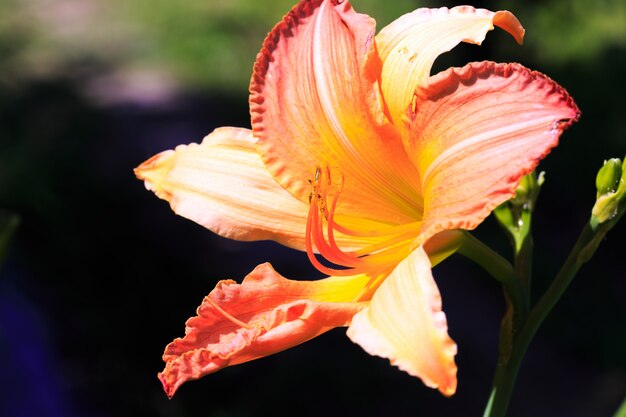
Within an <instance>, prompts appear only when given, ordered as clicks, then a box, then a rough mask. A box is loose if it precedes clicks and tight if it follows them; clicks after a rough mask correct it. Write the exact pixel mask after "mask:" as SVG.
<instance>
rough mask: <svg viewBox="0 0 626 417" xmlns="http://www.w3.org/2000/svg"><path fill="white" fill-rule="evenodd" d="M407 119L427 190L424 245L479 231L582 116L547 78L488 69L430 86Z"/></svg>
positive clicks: (408, 141) (410, 145)
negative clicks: (443, 234) (440, 235)
mask: <svg viewBox="0 0 626 417" xmlns="http://www.w3.org/2000/svg"><path fill="white" fill-rule="evenodd" d="M407 114H408V116H409V117H408V118H409V131H410V134H409V135H408V136H407V137H406V138H405V145H406V148H407V152H408V153H409V154H410V155H412V157H413V160H414V163H415V164H416V165H417V166H418V170H419V172H420V177H421V180H422V189H423V190H424V206H425V207H424V219H423V224H422V233H421V235H420V238H421V239H422V241H423V240H426V239H428V238H429V237H430V236H432V235H433V234H435V233H437V232H439V231H441V230H446V229H472V228H474V227H476V226H477V225H478V224H479V223H480V222H481V221H482V220H483V219H484V218H485V217H487V216H488V215H489V213H490V212H491V210H493V209H494V208H495V207H496V206H497V205H499V204H501V203H503V202H504V201H506V200H508V199H509V198H511V197H512V196H513V194H514V193H515V189H516V188H517V185H518V184H519V182H520V181H521V179H522V177H523V176H524V175H526V174H528V173H529V172H531V171H532V170H533V169H535V167H536V166H537V164H538V163H539V161H540V160H541V159H542V158H543V157H544V156H546V155H547V154H548V153H549V152H550V150H551V149H552V148H553V147H554V146H556V145H557V143H558V139H559V136H560V134H561V133H562V131H563V130H564V129H565V128H567V127H568V126H569V125H570V124H571V123H573V122H574V121H575V120H576V119H577V118H578V116H579V111H578V108H577V107H576V104H575V103H574V101H573V100H572V98H571V97H570V96H569V95H568V94H567V92H566V91H565V90H564V89H563V88H562V87H560V86H559V85H558V84H556V83H555V82H554V81H552V80H551V79H549V78H548V77H546V76H545V75H543V74H540V73H538V72H532V71H530V70H528V69H527V68H525V67H523V66H521V65H519V64H495V63H493V62H480V63H472V64H468V65H466V66H465V67H463V68H451V69H449V70H447V71H445V72H443V73H440V74H438V75H436V76H434V77H432V78H431V79H429V81H428V83H427V84H426V85H424V86H422V87H421V88H419V89H417V90H416V93H415V97H414V102H413V104H412V106H411V107H410V108H409V109H408V112H407ZM418 243H419V242H418Z"/></svg>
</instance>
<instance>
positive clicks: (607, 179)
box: [596, 158, 626, 197]
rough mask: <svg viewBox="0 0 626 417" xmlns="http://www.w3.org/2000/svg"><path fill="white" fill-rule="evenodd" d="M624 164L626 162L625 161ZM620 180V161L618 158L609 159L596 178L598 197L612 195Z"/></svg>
mask: <svg viewBox="0 0 626 417" xmlns="http://www.w3.org/2000/svg"><path fill="white" fill-rule="evenodd" d="M625 162H626V161H625ZM621 178H622V161H620V160H619V158H611V159H609V160H608V161H604V165H603V166H602V168H600V170H599V171H598V175H597V176H596V189H597V190H598V197H599V196H601V195H603V194H608V193H614V192H615V191H616V190H617V187H618V186H619V183H620V179H621Z"/></svg>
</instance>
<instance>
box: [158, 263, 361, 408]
mask: <svg viewBox="0 0 626 417" xmlns="http://www.w3.org/2000/svg"><path fill="white" fill-rule="evenodd" d="M366 282H367V279H366V277H342V278H334V277H333V278H327V279H323V280H319V281H292V280H288V279H286V278H284V277H282V276H281V275H279V274H278V273H277V272H276V271H274V269H273V268H272V267H271V265H269V264H262V265H259V266H258V267H256V268H255V269H254V271H252V272H251V273H250V274H248V276H246V278H245V279H244V280H243V282H242V283H241V284H237V283H235V282H234V281H232V280H225V281H220V282H219V283H218V284H217V286H216V287H215V289H214V290H213V291H211V293H210V294H209V295H208V296H207V297H205V298H204V300H203V302H202V304H201V305H200V307H199V308H198V310H197V314H198V315H197V316H196V317H192V318H191V319H189V320H188V321H187V323H186V328H185V337H184V338H182V339H181V338H179V339H176V340H174V341H173V342H172V343H170V344H169V345H168V346H167V347H166V348H165V353H164V354H163V360H164V361H165V363H166V365H165V369H164V370H163V372H161V373H160V374H159V379H160V380H161V382H162V383H163V388H164V390H165V392H166V393H167V395H168V396H169V397H170V398H171V397H172V396H173V395H174V393H175V392H176V390H177V389H178V387H180V385H182V384H183V383H184V382H186V381H189V380H193V379H198V378H200V377H202V376H204V375H207V374H210V373H213V372H216V371H218V370H220V369H222V368H224V367H226V366H230V365H236V364H240V363H243V362H247V361H251V360H253V359H257V358H260V357H263V356H267V355H271V354H273V353H276V352H280V351H282V350H284V349H287V348H290V347H293V346H296V345H298V344H300V343H303V342H306V341H307V340H309V339H312V338H314V337H315V336H318V335H320V334H322V333H324V332H326V331H328V330H330V329H332V328H334V327H338V326H347V325H349V324H350V321H351V319H352V316H354V314H356V313H357V312H358V311H360V310H361V309H362V308H363V307H364V306H365V304H363V303H355V302H351V300H352V299H354V298H355V296H356V295H357V294H358V293H359V292H360V291H361V289H362V287H363V286H364V285H365V283H366Z"/></svg>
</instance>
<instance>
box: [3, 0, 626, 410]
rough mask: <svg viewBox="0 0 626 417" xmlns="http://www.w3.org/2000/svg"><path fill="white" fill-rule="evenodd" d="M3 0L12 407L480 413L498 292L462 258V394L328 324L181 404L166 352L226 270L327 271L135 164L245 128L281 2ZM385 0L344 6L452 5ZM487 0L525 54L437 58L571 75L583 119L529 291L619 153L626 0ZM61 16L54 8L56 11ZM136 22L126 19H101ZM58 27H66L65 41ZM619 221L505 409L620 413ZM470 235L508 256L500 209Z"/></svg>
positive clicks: (507, 50) (447, 268) (451, 268)
mask: <svg viewBox="0 0 626 417" xmlns="http://www.w3.org/2000/svg"><path fill="white" fill-rule="evenodd" d="M5 1H6V3H0V12H2V15H3V16H5V17H6V16H9V18H8V19H6V18H3V23H2V24H0V61H1V62H0V209H2V211H0V226H2V225H4V224H6V221H7V219H8V218H10V217H11V216H13V215H18V216H19V218H20V224H19V227H18V228H17V229H16V232H15V234H14V235H13V239H12V240H11V242H10V246H9V250H8V254H7V259H6V261H5V263H4V265H2V269H0V415H1V416H5V415H6V416H11V417H14V416H15V417H18V416H68V417H78V416H81V417H82V416H88V417H92V416H94V417H100V416H103V417H104V416H107V417H109V416H115V417H117V416H144V415H145V416H168V417H170V416H216V417H217V416H253V415H270V416H281V415H302V416H317V415H334V414H339V413H342V414H347V415H361V416H382V415H397V416H440V415H441V416H444V415H445V416H461V415H462V416H465V415H467V416H478V415H481V414H482V410H483V408H484V404H485V402H486V399H487V397H488V393H489V389H490V383H491V376H492V373H493V369H494V366H495V360H496V345H497V332H498V325H499V320H500V317H501V316H502V313H503V307H504V302H503V297H502V294H501V290H500V289H499V287H498V285H497V283H496V282H495V281H493V280H491V279H490V278H489V277H488V276H487V275H486V273H483V272H482V271H481V270H480V269H479V268H478V267H477V266H475V265H473V264H471V263H470V262H468V261H466V260H465V259H463V258H462V257H460V256H458V255H454V256H453V257H451V258H450V259H449V260H447V261H446V262H444V263H442V264H441V265H440V266H438V267H437V268H435V277H436V279H437V282H438V284H439V286H440V289H441V292H442V296H443V300H444V309H445V312H446V314H447V317H448V323H449V328H450V334H451V336H452V338H453V339H454V340H455V341H456V342H457V344H458V346H459V354H458V356H457V363H458V365H459V375H458V377H459V388H458V392H457V394H456V395H455V396H453V397H452V398H444V397H442V396H441V395H440V394H439V393H438V392H437V391H434V390H431V389H428V388H426V387H424V386H423V385H422V384H421V382H420V381H419V380H417V379H415V378H412V377H410V376H408V375H406V374H405V373H403V372H401V371H399V370H397V369H396V368H394V367H391V366H389V365H388V362H387V361H386V360H383V359H380V358H375V357H370V356H369V355H367V354H366V353H364V352H363V351H362V350H361V348H359V347H358V346H356V345H353V344H352V343H351V342H350V341H349V340H348V338H347V337H345V330H344V329H337V330H334V331H331V332H329V333H327V334H325V335H323V336H321V337H319V338H317V339H315V340H313V341H310V342H308V343H306V344H304V345H302V346H300V347H297V348H294V349H291V350H288V351H286V352H283V353H280V354H277V355H274V356H272V357H268V358H264V359H261V360H258V361H254V362H251V363H247V364H243V365H239V366H236V367H232V368H227V369H225V370H223V371H221V372H219V373H217V374H214V375H211V376H208V377H205V378H204V379H201V380H199V381H196V382H193V383H189V384H186V385H184V386H183V387H182V388H181V389H180V391H179V392H178V393H177V395H176V396H175V397H174V399H173V400H168V399H167V398H166V396H165V394H164V393H163V392H162V390H161V386H160V382H159V381H158V380H157V378H156V373H157V372H158V371H160V370H161V369H162V367H163V363H162V361H161V354H162V351H163V348H164V347H165V345H166V344H167V343H168V342H170V341H171V340H172V339H174V338H175V337H179V336H182V335H183V333H184V322H185V320H186V319H187V318H188V317H190V316H192V315H193V314H194V312H195V309H196V307H197V306H198V304H199V303H200V301H201V300H202V297H203V296H204V295H206V294H208V292H209V291H210V290H211V289H212V288H213V286H214V285H215V283H216V282H217V280H219V279H224V278H233V279H236V280H241V279H242V278H243V277H244V276H245V275H246V274H247V273H248V272H249V271H250V270H252V269H253V267H254V266H256V265H257V264H259V263H261V262H265V261H271V262H272V264H273V265H274V267H275V268H276V269H277V270H278V271H279V272H280V273H282V274H283V275H285V276H287V277H290V278H306V279H311V278H314V277H317V276H319V274H318V273H317V272H316V271H315V270H314V269H313V268H312V267H310V265H308V261H307V260H306V256H305V255H303V254H301V253H297V252H294V251H291V250H288V249H285V248H282V247H280V246H279V245H277V244H274V243H272V242H258V243H240V242H233V241H228V240H225V239H222V238H219V237H217V236H215V235H213V234H212V233H210V232H208V231H206V230H204V229H203V228H202V227H200V226H198V225H196V224H194V223H192V222H190V221H187V220H185V219H182V218H180V217H177V216H175V215H174V214H173V213H172V212H171V211H170V209H169V207H168V205H167V203H165V202H163V201H161V200H158V199H157V198H156V197H155V196H154V195H153V194H152V193H150V192H148V191H146V190H145V189H144V186H143V184H142V183H141V182H139V181H137V180H136V179H135V178H134V175H133V173H132V169H133V168H134V167H135V166H137V165H138V164H139V163H141V162H142V161H144V160H145V159H147V158H149V157H150V156H152V155H153V154H155V153H157V152H160V151H162V150H165V149H170V148H173V147H174V146H176V145H177V144H179V143H188V142H192V141H199V140H201V138H202V137H203V136H204V135H205V134H207V133H208V132H210V131H211V130H213V129H214V128H215V127H218V126H225V125H232V126H243V127H248V126H249V119H248V109H247V95H246V89H247V80H246V78H247V77H249V73H250V69H251V66H252V63H253V59H254V53H255V51H256V50H258V48H259V47H260V45H261V42H262V38H263V36H264V33H265V32H267V31H268V30H269V29H270V28H271V26H272V25H273V24H274V23H275V22H276V21H278V19H279V17H280V16H281V15H282V14H284V13H285V12H286V11H287V10H288V8H289V7H290V5H289V4H290V2H287V1H280V2H277V4H274V3H272V4H271V5H270V6H267V7H264V8H263V10H261V9H259V6H258V5H256V6H255V5H253V3H252V2H251V1H244V0H241V1H235V2H230V3H228V5H226V3H223V5H224V9H223V10H222V9H219V7H218V6H219V5H222V2H219V1H217V2H215V3H214V4H215V5H218V6H215V7H216V8H215V9H211V7H213V6H206V7H208V9H206V10H205V9H194V7H199V6H198V5H200V4H202V2H199V1H196V0H194V1H190V2H189V3H188V4H186V5H180V4H178V3H177V4H178V5H177V6H173V5H171V4H169V3H168V2H165V1H163V0H160V1H156V2H154V3H153V4H152V3H149V2H144V1H137V2H135V3H133V6H132V7H131V6H127V8H124V7H122V6H121V4H122V3H120V4H118V5H119V6H120V8H119V9H117V8H116V10H115V12H116V13H118V15H108V14H106V13H102V14H98V13H95V14H96V16H95V17H94V16H93V15H90V14H88V13H87V14H84V13H83V14H81V13H78V12H76V13H75V11H76V10H78V11H79V12H80V10H82V9H81V7H85V6H84V4H91V5H92V6H93V7H96V6H98V5H99V2H98V1H90V2H87V3H81V2H77V1H58V2H41V1H39V2H38V1H35V0H32V1H27V2H24V3H19V2H17V1H11V0H5ZM207 1H209V0H207ZM113 3H114V4H116V3H115V2H113ZM131 3H132V2H131ZM382 3H383V2H382V1H375V0H370V1H363V2H360V1H358V0H354V1H353V4H354V6H355V8H357V10H359V11H365V12H368V13H371V14H372V15H374V17H379V14H378V13H380V14H382V15H384V19H387V20H386V21H385V20H384V19H379V28H380V27H382V26H383V25H384V24H385V23H387V22H388V21H389V20H391V19H392V18H393V17H394V16H399V15H400V14H401V13H405V12H408V11H410V10H412V9H413V8H416V7H418V6H422V5H423V6H428V7H436V6H440V5H443V4H442V3H440V2H432V3H418V2H411V1H402V2H398V3H397V4H394V5H393V6H389V7H387V6H384V5H382ZM81 4H82V5H81ZM361 4H362V6H361ZM42 5H43V6H45V7H46V8H47V9H46V8H44V9H43V10H42V9H41V8H40V6H41V7H43V6H42ZM94 5H95V6H94ZM446 5H452V4H446ZM476 5H477V6H483V7H488V8H490V9H492V10H498V9H503V8H507V9H509V10H511V11H513V12H514V13H515V14H516V15H517V16H518V17H520V20H521V21H522V23H523V24H524V25H525V27H526V28H527V30H528V32H527V37H526V44H525V46H524V47H522V48H519V47H517V46H516V45H515V44H514V42H512V40H511V39H510V38H509V37H508V35H507V34H505V33H503V32H502V31H494V32H491V33H490V34H489V36H488V39H487V41H486V42H485V44H484V45H483V46H482V47H480V48H478V47H476V46H472V45H462V46H460V47H459V48H457V49H455V50H454V52H453V53H452V54H446V55H444V56H442V57H441V58H440V59H439V60H438V62H437V64H436V69H435V71H438V70H441V69H444V68H447V67H448V66H450V65H463V64H464V63H466V62H468V61H470V60H482V59H491V60H497V61H518V62H521V63H523V64H524V65H526V66H528V67H530V68H533V69H536V70H540V71H542V72H545V73H546V74H548V75H549V76H550V77H552V78H553V79H555V80H556V81H557V82H559V83H560V84H561V85H563V86H564V87H565V88H566V89H567V90H568V91H569V92H570V94H571V95H572V96H573V97H574V98H575V100H576V102H577V103H578V105H579V107H580V108H581V110H582V112H583V115H582V118H581V120H580V121H579V122H578V123H577V124H576V125H574V126H573V127H571V128H570V129H569V130H568V131H567V132H566V133H565V134H564V135H563V138H562V144H561V145H560V146H559V147H558V148H557V149H555V150H554V151H553V152H552V154H551V155H550V156H549V157H548V158H547V159H546V160H545V161H544V162H542V165H541V167H540V168H541V169H542V170H545V171H546V176H547V181H546V184H545V185H544V187H543V190H542V194H541V197H540V200H539V207H538V211H537V213H536V216H535V227H534V230H535V232H534V235H535V244H536V256H535V261H536V265H535V267H536V268H535V281H534V295H535V299H536V297H537V296H538V295H539V294H540V293H541V292H542V291H543V290H544V289H545V288H546V286H547V285H548V283H549V280H550V279H551V277H552V276H553V275H554V274H555V273H556V271H557V270H558V267H559V266H560V265H561V263H562V262H563V260H564V259H565V257H566V256H567V254H568V253H569V250H570V248H571V246H572V245H573V243H574V241H575V239H576V237H577V235H578V232H579V231H580V229H581V228H582V226H583V224H584V222H585V221H586V220H587V219H588V216H589V212H590V209H591V207H592V205H593V202H594V198H595V187H594V181H595V173H596V171H597V169H598V168H599V167H600V166H601V165H602V162H603V160H604V159H607V158H610V157H623V156H624V154H625V153H626V146H625V144H626V121H625V120H626V119H625V117H626V106H625V104H624V91H626V85H625V84H626V81H625V78H624V74H625V73H626V43H625V41H624V40H625V39H626V28H625V27H624V26H625V25H626V6H624V5H623V4H622V2H619V1H602V2H592V1H584V0H572V1H557V0H554V1H546V2H541V3H528V2H522V1H511V2H496V1H492V2H483V3H482V4H476ZM98 7H99V6H98ZM116 7H117V6H116ZM125 7H126V6H125ZM209 9H210V10H209ZM59 10H60V11H59ZM95 10H96V12H97V11H98V10H100V9H98V8H97V7H96V9H95ZM104 10H105V11H107V12H108V11H110V9H106V8H105V9H104ZM198 10H204V12H203V13H204V14H203V13H200V12H198ZM220 10H221V11H220ZM224 10H225V11H224ZM55 12H58V14H59V15H60V16H61V17H62V18H61V19H60V20H58V19H57V20H58V21H52V23H50V22H51V21H50V20H46V19H48V18H49V17H50V16H56V15H54V13H55ZM218 12H219V13H223V14H219V13H218ZM63 13H65V14H63ZM72 13H74V14H72ZM91 13H92V14H93V12H91ZM159 13H160V14H159ZM229 13H230V14H229ZM68 16H69V17H68ZM11 18H13V20H11ZM37 19H40V20H37ZM63 19H65V20H63ZM94 19H95V20H94ZM107 19H111V20H107ZM124 19H127V20H128V22H134V23H133V24H134V25H135V26H132V28H135V29H133V30H130V31H129V32H128V33H126V32H124V30H127V29H124V30H122V29H120V30H119V31H117V26H115V27H113V26H111V27H107V26H106V25H107V24H110V23H111V22H112V21H115V22H122V23H123V22H126V23H128V22H127V21H126V20H124ZM42 22H43V23H42ZM46 22H47V23H46ZM64 22H65V23H67V22H70V23H72V24H74V25H75V26H77V27H78V29H77V28H76V27H74V26H71V25H69V26H64ZM94 22H95V23H94ZM181 22H182V23H183V24H181ZM185 22H188V23H189V24H188V25H185V24H184V23H185ZM248 22H254V24H253V25H249V24H248ZM44 23H45V24H48V25H49V26H45V25H44ZM122 23H120V25H121V24H122ZM42 25H43V26H42ZM54 25H57V26H54ZM98 25H103V26H98ZM72 28H73V29H72ZM103 28H104V29H106V30H104V29H103ZM70 29H72V30H74V32H72V31H71V30H70ZM139 29H141V30H139ZM63 30H66V31H67V30H69V31H70V33H69V35H68V36H67V37H66V38H63V37H62V36H61V38H59V36H58V35H59V33H61V35H63V33H65V32H63ZM194 30H195V31H197V32H193V31H194ZM129 33H130V34H129ZM98 34H99V35H98ZM96 35H98V36H96ZM55 36H56V38H55ZM63 36H65V35H63ZM92 36H93V38H94V39H95V40H94V39H92ZM124 36H126V38H125V37H124ZM191 40H193V42H191ZM46 42H47V43H46ZM64 42H65V43H64ZM80 42H84V44H80ZM125 42H126V43H125ZM239 46H241V47H240V48H239ZM231 49H234V50H236V51H237V53H238V54H239V55H236V56H234V55H232V53H231V54H230V55H229V53H230V52H232V51H230V50H231ZM120 50H121V51H122V52H119V51H120ZM203 51H204V52H203ZM207 51H208V52H207ZM228 51H230V52H228ZM199 54H200V55H201V56H200V57H198V55H199ZM223 60H226V61H227V62H224V61H223ZM137 68H139V69H137ZM155 69H156V70H157V71H156V72H155ZM155 74H156V75H155ZM625 232H626V226H625V225H624V222H622V224H620V225H618V226H617V227H616V228H615V229H614V230H613V231H611V233H610V234H609V235H608V237H607V238H606V239H605V241H604V242H603V243H602V245H601V246H600V249H599V252H598V254H597V255H596V256H595V257H594V258H593V259H592V261H591V262H590V263H589V264H588V265H586V266H584V267H583V269H582V270H581V271H580V273H579V275H578V276H577V278H576V279H575V280H574V282H573V284H572V285H571V287H570V288H569V289H568V291H567V292H566V294H565V295H564V297H563V299H562V300H561V301H560V303H559V304H558V305H557V307H556V309H555V310H554V312H553V313H552V314H551V316H549V318H548V320H547V321H546V323H545V325H544V326H543V327H542V328H541V329H540V331H539V334H538V336H537V338H536V340H535V342H534V343H533V345H532V346H531V349H530V351H529V353H528V355H527V357H526V360H525V362H524V365H523V367H522V371H521V373H520V377H519V380H518V385H517V389H516V391H515V393H514V397H513V400H512V406H511V411H510V416H514V417H515V416H573V417H576V416H581V417H582V416H610V415H612V414H613V413H614V412H615V410H616V409H617V408H618V406H619V404H620V403H621V401H622V400H623V399H624V397H625V396H626V331H625V330H626V329H625V321H626V304H625V302H624V300H625V299H626V282H625V278H626V276H625V272H624V271H626V256H625V255H624V248H625V245H624V236H625ZM477 234H478V236H479V237H481V238H482V239H484V241H485V242H487V243H489V244H490V245H492V246H493V247H495V248H497V249H498V250H499V251H500V252H501V253H502V254H505V255H507V256H509V254H510V253H509V252H510V250H509V248H508V246H507V242H506V239H505V238H504V236H503V235H502V234H501V233H500V231H499V230H498V228H497V226H496V225H495V222H494V220H493V219H492V218H489V219H487V221H486V222H485V223H484V224H483V225H481V226H480V228H479V229H478V230H477ZM1 246H2V245H1V242H0V251H2V247H1Z"/></svg>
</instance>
